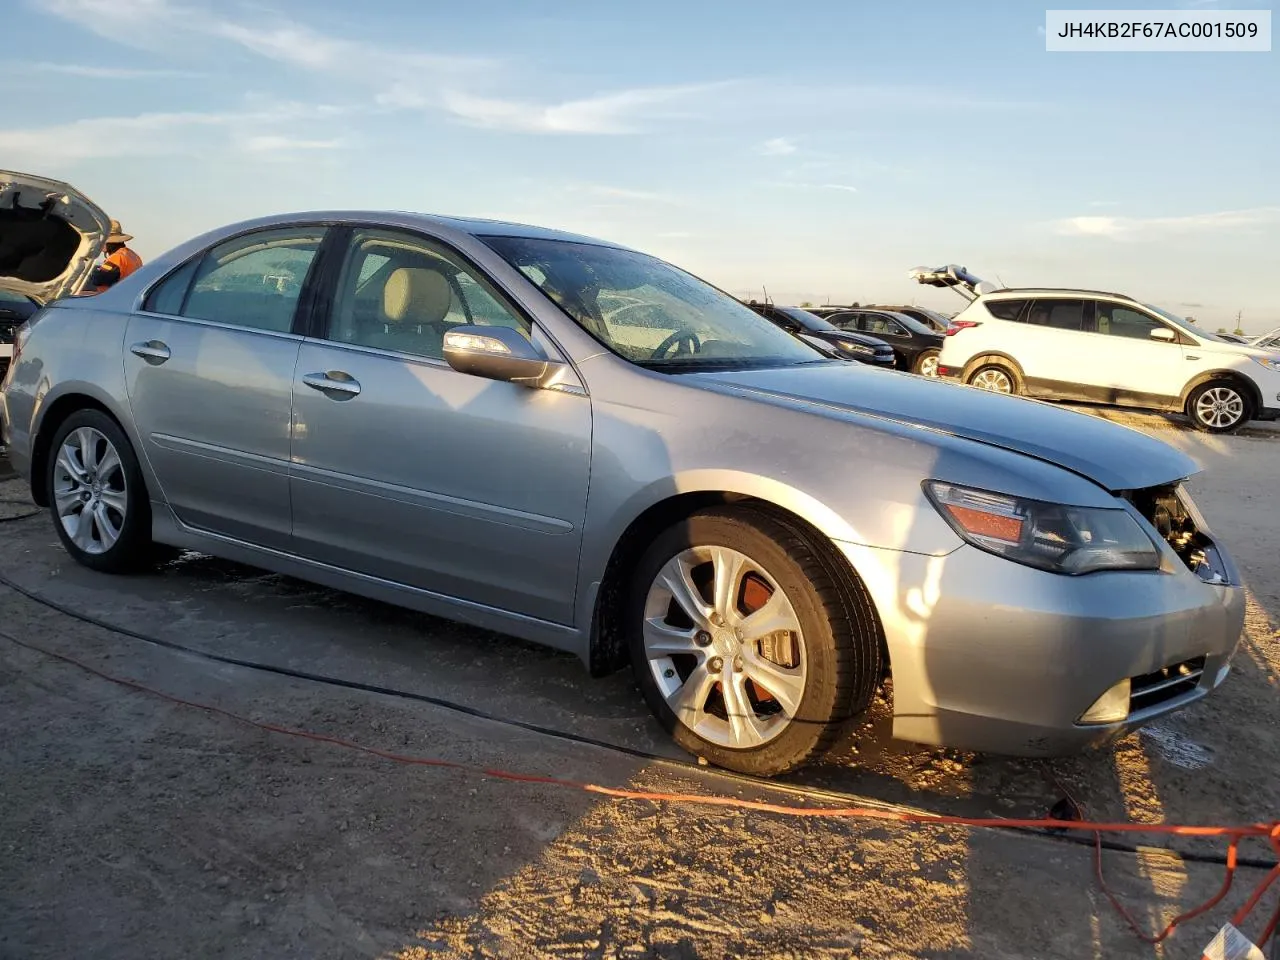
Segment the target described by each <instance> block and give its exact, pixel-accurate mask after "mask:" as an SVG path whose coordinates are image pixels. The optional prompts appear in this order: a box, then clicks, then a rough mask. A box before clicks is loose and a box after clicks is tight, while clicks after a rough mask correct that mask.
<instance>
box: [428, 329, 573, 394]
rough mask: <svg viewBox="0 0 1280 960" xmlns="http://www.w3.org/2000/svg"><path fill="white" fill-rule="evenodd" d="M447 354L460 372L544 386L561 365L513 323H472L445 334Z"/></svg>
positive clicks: (449, 362)
mask: <svg viewBox="0 0 1280 960" xmlns="http://www.w3.org/2000/svg"><path fill="white" fill-rule="evenodd" d="M444 358H445V360H446V361H447V362H448V364H449V366H451V367H453V369H455V370H457V371H458V372H459V373H469V374H471V375H472V376H475V377H484V378H485V379H488V380H505V381H508V382H510V383H518V384H521V385H523V386H526V387H540V386H542V385H543V384H544V383H546V382H547V381H548V380H549V379H550V378H551V377H552V375H553V374H555V373H556V372H557V371H558V370H559V369H560V367H561V364H559V363H555V362H554V361H552V360H549V359H547V357H546V356H545V355H544V354H543V353H542V351H541V350H539V349H538V348H537V347H536V346H534V345H533V343H532V342H530V340H529V338H528V337H526V336H524V334H522V333H520V331H518V330H513V329H512V328H511V327H482V326H477V325H472V324H468V325H466V326H461V327H454V328H453V329H452V330H450V331H448V332H447V333H446V334H445V335H444Z"/></svg>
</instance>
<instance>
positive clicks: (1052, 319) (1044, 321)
mask: <svg viewBox="0 0 1280 960" xmlns="http://www.w3.org/2000/svg"><path fill="white" fill-rule="evenodd" d="M1084 314H1085V301H1083V300H1036V301H1035V302H1034V303H1032V304H1031V310H1030V312H1029V313H1028V314H1027V323H1029V324H1031V325H1032V326H1036V327H1053V328H1054V329H1055V330H1083V329H1084V328H1085V323H1084Z"/></svg>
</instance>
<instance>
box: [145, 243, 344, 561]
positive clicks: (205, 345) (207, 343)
mask: <svg viewBox="0 0 1280 960" xmlns="http://www.w3.org/2000/svg"><path fill="white" fill-rule="evenodd" d="M324 232H325V231H324V228H323V227H306V228H291V229H286V230H267V231H262V232H259V233H254V234H250V235H248V236H243V237H238V238H236V239H233V240H229V241H227V242H225V243H223V244H221V245H219V246H217V247H214V248H213V249H211V250H210V251H209V252H208V253H206V254H205V255H204V257H203V258H199V259H197V260H195V261H192V262H191V263H188V264H187V265H186V266H184V267H182V268H181V269H180V270H178V271H177V272H175V273H174V274H172V275H170V276H169V277H168V278H167V279H166V280H165V281H164V282H163V283H161V284H160V285H159V286H158V287H157V288H156V289H155V290H153V291H152V292H151V294H150V296H149V297H148V298H147V301H146V303H145V304H144V305H143V309H142V311H140V312H138V313H136V314H134V315H133V316H132V317H131V318H130V320H129V326H128V331H127V333H126V335H125V336H126V339H125V377H126V385H127V389H128V394H129V404H130V407H131V409H132V411H133V419H134V422H135V423H136V424H137V429H138V433H139V435H140V439H141V442H142V452H143V454H144V455H145V456H146V457H147V459H148V460H149V461H150V463H151V466H152V469H153V470H154V471H155V474H156V478H157V479H158V480H159V483H160V486H161V488H162V490H163V492H164V496H165V498H166V499H167V500H168V502H169V504H170V506H171V507H172V508H173V511H174V513H175V514H177V516H178V518H179V519H180V520H182V521H183V522H184V523H186V524H188V525H190V526H193V527H196V528H199V529H201V530H206V531H210V532H213V533H217V534H221V535H224V536H229V537H234V538H236V539H240V540H247V541H251V542H253V543H257V544H261V545H263V546H268V547H273V548H276V549H282V550H283V549H288V547H289V545H290V517H289V480H288V476H289V440H290V435H289V434H290V431H289V424H290V402H291V395H292V392H293V374H294V365H295V364H296V362H297V358H298V348H299V346H300V345H301V343H302V338H301V336H300V335H298V334H296V333H294V332H293V330H294V322H295V313H296V312H297V309H298V303H299V300H300V293H301V290H302V288H303V285H304V283H305V281H306V278H307V274H308V271H309V270H310V269H311V266H312V263H313V262H314V260H315V258H316V253H317V251H318V250H319V247H320V243H321V240H322V239H323V237H324Z"/></svg>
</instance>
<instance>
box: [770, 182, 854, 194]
mask: <svg viewBox="0 0 1280 960" xmlns="http://www.w3.org/2000/svg"><path fill="white" fill-rule="evenodd" d="M769 185H770V186H774V187H787V188H788V189H792V190H838V191H840V192H841V193H857V192H858V188H857V187H855V186H853V185H852V184H848V183H805V182H803V181H801V180H775V181H773V182H772V183H771V184H769Z"/></svg>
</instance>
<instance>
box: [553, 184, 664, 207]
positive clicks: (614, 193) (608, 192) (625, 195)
mask: <svg viewBox="0 0 1280 960" xmlns="http://www.w3.org/2000/svg"><path fill="white" fill-rule="evenodd" d="M577 189H578V190H580V191H582V192H584V193H589V194H592V195H593V196H597V197H604V198H606V199H609V200H632V201H636V202H638V203H679V202H680V200H679V198H678V197H674V196H672V195H671V194H669V193H657V192H655V191H652V190H633V189H631V188H629V187H611V186H607V185H605V184H598V183H588V184H582V185H581V186H579V187H578V188H577Z"/></svg>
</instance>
